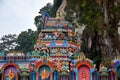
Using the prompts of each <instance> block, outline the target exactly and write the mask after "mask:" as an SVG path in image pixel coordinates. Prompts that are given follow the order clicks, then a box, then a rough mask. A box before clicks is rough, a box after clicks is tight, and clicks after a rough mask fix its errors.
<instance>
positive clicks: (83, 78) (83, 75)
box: [82, 70, 86, 80]
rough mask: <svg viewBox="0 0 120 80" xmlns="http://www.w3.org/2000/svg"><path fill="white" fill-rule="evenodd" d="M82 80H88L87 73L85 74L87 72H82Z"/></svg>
mask: <svg viewBox="0 0 120 80" xmlns="http://www.w3.org/2000/svg"><path fill="white" fill-rule="evenodd" d="M82 80H86V73H85V70H83V71H82Z"/></svg>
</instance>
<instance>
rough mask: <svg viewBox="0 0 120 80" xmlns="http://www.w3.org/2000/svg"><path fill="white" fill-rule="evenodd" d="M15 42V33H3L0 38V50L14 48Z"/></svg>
mask: <svg viewBox="0 0 120 80" xmlns="http://www.w3.org/2000/svg"><path fill="white" fill-rule="evenodd" d="M16 42H17V35H16V34H8V35H4V36H3V37H2V38H1V39H0V52H2V51H11V50H14V49H15V47H16V46H17V44H16Z"/></svg>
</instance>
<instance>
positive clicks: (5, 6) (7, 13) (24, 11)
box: [0, 0, 53, 37]
mask: <svg viewBox="0 0 120 80" xmlns="http://www.w3.org/2000/svg"><path fill="white" fill-rule="evenodd" d="M48 2H49V3H53V0H0V37H2V36H3V35H5V34H9V33H12V34H14V33H15V34H19V33H20V32H21V31H25V30H27V29H33V30H36V27H35V25H34V17H35V16H37V15H38V12H39V9H40V8H42V7H43V6H45V5H46V3H48Z"/></svg>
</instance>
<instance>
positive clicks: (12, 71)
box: [3, 65, 18, 80]
mask: <svg viewBox="0 0 120 80" xmlns="http://www.w3.org/2000/svg"><path fill="white" fill-rule="evenodd" d="M3 80H18V72H17V69H16V68H15V67H14V66H12V65H11V66H7V67H6V68H5V69H4V72H3Z"/></svg>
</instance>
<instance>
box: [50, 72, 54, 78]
mask: <svg viewBox="0 0 120 80" xmlns="http://www.w3.org/2000/svg"><path fill="white" fill-rule="evenodd" d="M52 75H53V72H51V73H50V80H53V78H52Z"/></svg>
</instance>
